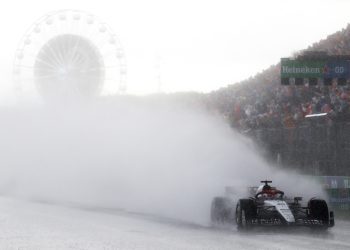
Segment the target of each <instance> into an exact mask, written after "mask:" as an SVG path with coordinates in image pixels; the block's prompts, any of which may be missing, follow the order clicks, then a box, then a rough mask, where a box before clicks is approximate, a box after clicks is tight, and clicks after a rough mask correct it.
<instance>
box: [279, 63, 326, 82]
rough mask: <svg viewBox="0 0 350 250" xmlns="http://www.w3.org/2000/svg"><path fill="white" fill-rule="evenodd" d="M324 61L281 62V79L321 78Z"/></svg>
mask: <svg viewBox="0 0 350 250" xmlns="http://www.w3.org/2000/svg"><path fill="white" fill-rule="evenodd" d="M325 65H326V62H325V61H297V60H290V59H282V60H281V77H282V78H290V77H294V78H311V77H312V78H319V77H323V72H324V68H325Z"/></svg>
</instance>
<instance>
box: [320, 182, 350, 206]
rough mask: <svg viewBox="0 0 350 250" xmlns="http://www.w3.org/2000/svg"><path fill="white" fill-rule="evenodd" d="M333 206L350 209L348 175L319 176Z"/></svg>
mask: <svg viewBox="0 0 350 250" xmlns="http://www.w3.org/2000/svg"><path fill="white" fill-rule="evenodd" d="M318 179H319V181H320V182H321V184H322V185H323V187H324V189H325V191H326V192H327V194H328V197H329V202H330V203H331V204H332V206H333V207H335V208H339V209H344V210H350V176H319V177H318Z"/></svg>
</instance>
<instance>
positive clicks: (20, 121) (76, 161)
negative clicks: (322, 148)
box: [0, 97, 322, 225]
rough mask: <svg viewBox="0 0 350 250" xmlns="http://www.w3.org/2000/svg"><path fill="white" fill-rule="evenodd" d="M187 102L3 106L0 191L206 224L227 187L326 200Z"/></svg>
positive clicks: (309, 183) (217, 118) (160, 100)
mask: <svg viewBox="0 0 350 250" xmlns="http://www.w3.org/2000/svg"><path fill="white" fill-rule="evenodd" d="M179 103H180V104H179ZM186 103H187V102H185V101H181V100H176V101H168V100H167V98H146V97H145V98H142V97H123V98H106V99H105V100H102V101H96V102H89V103H80V104H78V103H74V104H73V103H66V102H62V103H60V104H59V105H54V104H52V105H41V106H40V105H30V104H25V105H24V104H18V105H17V106H12V107H9V106H7V107H2V108H1V109H0V119H1V122H0V138H1V140H0V151H1V153H2V154H1V157H0V166H1V168H0V192H1V193H3V194H6V195H12V196H16V197H22V198H26V199H35V200H46V201H52V202H61V203H74V204H81V205H88V206H95V207H110V208H122V209H125V210H127V211H135V212H142V213H147V214H155V215H159V216H165V217H167V218H174V219H181V220H184V221H188V222H193V223H197V224H201V225H208V222H209V210H210V202H211V200H212V198H213V197H214V196H215V195H220V194H222V193H223V191H224V186H227V185H234V186H237V187H240V188H245V187H247V186H253V185H257V184H259V181H260V180H261V179H272V180H273V181H274V185H277V186H278V187H279V188H280V189H282V190H284V191H285V193H286V194H287V195H294V194H295V195H298V196H307V197H311V196H316V195H322V191H321V189H320V187H319V186H318V185H317V184H316V183H314V182H312V181H310V180H309V179H308V178H304V177H300V176H299V175H297V174H296V173H292V172H290V171H287V170H277V168H276V167H273V166H270V165H269V164H268V163H266V162H265V161H264V160H263V159H262V157H261V156H259V153H258V151H257V150H256V147H255V146H254V145H253V143H252V142H251V141H250V140H249V139H247V138H245V137H243V136H242V135H240V134H238V133H236V132H235V131H233V130H232V129H231V128H230V127H229V126H228V124H227V123H226V122H225V121H224V120H223V119H222V118H221V117H220V116H216V115H213V114H210V113H208V112H207V111H205V110H204V109H203V108H202V107H200V106H198V105H197V106H196V105H190V104H189V103H187V104H186ZM240 195H243V194H240Z"/></svg>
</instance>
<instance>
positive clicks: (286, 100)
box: [208, 25, 350, 130]
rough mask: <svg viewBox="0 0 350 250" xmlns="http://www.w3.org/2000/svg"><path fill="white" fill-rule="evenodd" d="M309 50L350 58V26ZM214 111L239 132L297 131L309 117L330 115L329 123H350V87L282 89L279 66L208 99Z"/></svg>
mask: <svg viewBox="0 0 350 250" xmlns="http://www.w3.org/2000/svg"><path fill="white" fill-rule="evenodd" d="M308 50H315V51H324V52H326V53H327V54H328V55H350V25H348V27H347V28H346V29H343V30H342V31H339V32H337V33H335V34H332V35H330V36H328V37H327V39H324V40H321V41H320V42H318V43H315V44H313V45H312V46H310V47H309V48H308ZM208 102H209V106H211V107H215V108H216V109H217V110H218V111H219V112H220V113H222V114H224V115H225V117H227V118H228V119H229V120H230V123H231V125H232V126H234V127H236V128H238V129H240V130H248V129H255V128H266V127H285V128H295V127H297V126H299V125H300V124H302V123H303V121H304V120H305V116H306V115H310V114H320V113H324V114H327V115H326V116H327V123H334V122H337V121H344V120H350V108H349V107H350V87H349V86H348V85H344V86H338V85H337V83H336V82H334V83H333V84H332V85H331V86H325V85H323V84H318V85H316V86H309V85H308V84H305V85H302V86H295V85H288V86H284V85H281V80H280V65H279V64H277V65H274V66H271V67H270V68H269V69H267V70H265V71H264V72H263V73H261V74H258V75H256V76H255V77H252V78H250V79H248V80H245V81H243V82H240V83H236V84H233V85H230V86H228V87H226V88H222V89H219V90H217V91H215V92H212V93H211V94H210V95H209V99H208Z"/></svg>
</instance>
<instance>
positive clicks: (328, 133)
mask: <svg viewBox="0 0 350 250" xmlns="http://www.w3.org/2000/svg"><path fill="white" fill-rule="evenodd" d="M249 135H250V136H251V137H252V138H253V139H254V140H255V141H256V142H257V143H258V145H259V146H260V147H261V148H263V149H264V151H265V153H266V154H267V156H268V157H269V158H270V159H272V160H273V161H276V162H277V164H278V165H280V166H288V167H290V168H293V169H298V170H301V171H302V172H303V173H305V174H310V175H314V176H315V175H316V176H321V175H322V176H350V123H349V122H346V123H345V122H342V123H333V124H331V125H329V124H325V123H320V122H314V121H313V122H308V123H305V124H303V125H301V126H298V127H295V128H288V129H287V128H261V129H255V130H251V131H249Z"/></svg>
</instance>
